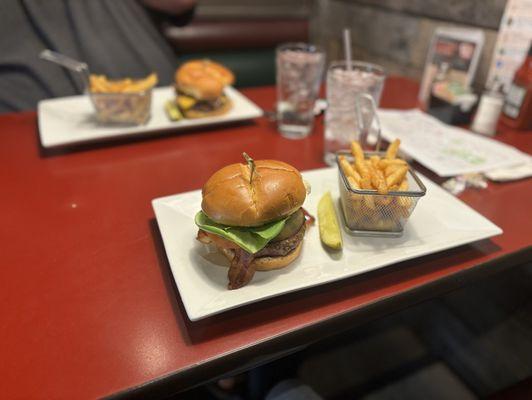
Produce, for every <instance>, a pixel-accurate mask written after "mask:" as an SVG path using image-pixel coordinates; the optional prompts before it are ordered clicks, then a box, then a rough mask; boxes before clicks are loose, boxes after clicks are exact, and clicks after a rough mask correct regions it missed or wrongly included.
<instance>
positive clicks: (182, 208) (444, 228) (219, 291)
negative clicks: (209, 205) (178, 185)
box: [152, 168, 502, 321]
mask: <svg viewBox="0 0 532 400" xmlns="http://www.w3.org/2000/svg"><path fill="white" fill-rule="evenodd" d="M303 176H304V178H305V179H306V180H307V181H308V182H309V183H310V184H311V186H312V193H311V194H310V195H309V196H308V197H307V200H306V201H305V204H304V207H305V208H306V209H307V210H308V211H309V212H310V213H311V214H313V215H316V209H317V205H318V201H319V198H320V196H321V195H322V194H323V193H325V192H326V191H327V190H330V191H331V192H332V194H333V198H334V199H335V200H336V199H338V183H337V181H338V178H337V169H336V168H326V169H319V170H314V171H308V172H305V173H303ZM420 178H421V179H422V181H423V183H424V184H425V186H426V187H427V194H426V195H425V197H422V198H421V199H420V200H419V203H418V204H417V207H416V209H415V210H414V213H413V214H412V216H411V217H410V220H409V221H408V223H407V224H406V226H405V232H404V234H403V236H402V237H401V238H395V239H394V238H371V237H351V236H348V235H347V234H345V233H344V249H343V252H342V253H341V256H340V257H332V256H331V255H330V254H329V253H327V252H326V251H325V250H324V249H323V247H322V245H321V243H320V238H319V233H318V227H317V226H314V227H311V228H310V229H309V231H308V233H307V234H306V236H305V239H304V245H303V251H302V253H301V256H300V257H299V259H298V260H296V261H295V262H294V263H292V264H291V265H289V266H288V267H286V268H284V269H281V270H277V271H268V272H257V273H255V276H254V277H253V280H252V281H251V283H250V284H248V285H247V286H245V287H243V288H241V289H238V290H227V268H226V267H223V266H220V265H219V264H225V265H228V264H227V261H226V260H225V258H224V257H223V256H221V255H220V254H219V253H218V252H213V251H211V250H209V248H208V247H207V246H204V245H202V244H201V243H199V242H198V241H197V240H195V237H196V233H197V230H198V229H197V227H196V225H195V224H194V219H193V218H194V215H195V214H196V212H198V211H199V210H200V204H201V192H200V191H194V192H188V193H183V194H177V195H173V196H168V197H162V198H158V199H155V200H153V201H152V205H153V208H154V210H155V215H156V218H157V223H158V225H159V229H160V231H161V235H162V238H163V242H164V247H165V249H166V255H167V256H168V260H169V261H170V267H171V269H172V274H173V276H174V279H175V281H176V285H177V288H178V289H179V293H180V294H181V298H182V300H183V304H184V306H185V309H186V311H187V314H188V316H189V318H190V319H191V320H192V321H194V320H198V319H201V318H205V317H207V316H209V315H213V314H217V313H220V312H222V311H226V310H229V309H232V308H235V307H239V306H242V305H245V304H250V303H253V302H255V301H258V300H263V299H266V298H270V297H274V296H278V295H280V294H283V293H288V292H292V291H295V290H299V289H303V288H308V287H312V286H316V285H320V284H324V283H327V282H332V281H336V280H339V279H343V278H347V277H350V276H353V275H358V274H362V273H364V272H368V271H371V270H374V269H378V268H382V267H384V266H387V265H390V264H395V263H398V262H400V261H404V260H408V259H412V258H415V257H420V256H423V255H426V254H430V253H435V252H437V251H441V250H445V249H449V248H452V247H456V246H460V245H463V244H466V243H470V242H474V241H476V240H480V239H485V238H488V237H491V236H495V235H498V234H501V233H502V230H501V229H500V228H499V227H497V226H496V225H494V224H493V223H492V222H490V221H489V220H487V219H486V218H484V217H483V216H482V215H480V214H479V213H477V212H476V211H475V210H473V209H472V208H470V207H469V206H467V205H466V204H464V203H463V202H461V201H460V200H458V199H456V198H455V197H454V196H452V195H450V194H449V193H447V192H446V191H445V190H443V189H442V188H440V187H439V186H438V185H436V184H435V183H433V182H431V181H430V180H429V179H427V178H425V177H423V176H421V175H420Z"/></svg>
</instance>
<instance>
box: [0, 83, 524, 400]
mask: <svg viewBox="0 0 532 400" xmlns="http://www.w3.org/2000/svg"><path fill="white" fill-rule="evenodd" d="M417 88H418V86H417V84H416V83H414V82H411V81H409V80H405V79H401V78H392V79H389V80H388V81H387V83H386V88H385V91H384V97H383V106H385V107H397V108H406V107H412V106H413V105H414V104H415V101H416V95H417ZM243 92H244V93H245V94H246V95H247V96H248V97H249V98H251V99H252V100H254V101H255V102H256V103H257V104H258V105H259V106H261V107H263V108H265V109H271V108H272V107H273V104H274V97H275V91H274V88H273V87H264V88H253V89H246V90H243ZM36 122H37V118H36V115H35V113H32V112H29V113H20V114H9V115H2V116H0V159H1V160H2V168H1V169H0V185H1V187H2V196H1V200H0V202H1V205H2V209H3V210H4V212H3V221H2V224H1V228H0V242H1V243H2V244H3V245H2V251H1V258H0V259H1V261H2V268H1V269H0V315H1V317H0V328H1V329H0V354H1V357H0V376H1V377H2V378H1V379H0V382H1V383H0V392H1V393H2V396H3V397H5V398H15V397H17V398H69V399H72V398H77V399H79V398H94V397H101V396H107V395H111V394H113V393H117V392H123V391H127V390H129V392H126V394H135V393H137V394H138V393H147V392H142V391H143V390H154V392H152V394H154V395H155V394H156V393H157V394H163V393H167V391H170V390H177V389H180V388H184V387H186V386H187V385H193V384H195V383H198V379H200V378H199V377H200V376H203V378H205V379H206V378H208V377H209V374H211V376H210V377H213V376H215V375H216V374H220V373H222V372H223V371H228V370H229V369H232V368H236V367H241V366H242V365H244V364H245V363H246V362H252V360H251V359H250V357H258V356H265V355H267V354H265V353H266V352H271V353H273V352H278V351H283V350H287V349H289V348H290V347H294V346H296V345H298V344H302V343H304V342H305V341H311V340H316V339H318V338H319V337H320V336H325V335H328V334H332V333H334V332H335V331H338V330H341V329H345V328H347V327H348V326H346V324H353V323H355V322H356V319H348V318H347V317H349V316H356V315H362V313H363V312H364V311H367V310H372V309H373V308H372V307H373V306H375V305H376V304H381V303H382V304H388V306H387V307H388V308H387V309H386V310H385V311H386V312H392V311H393V309H394V307H392V305H393V302H391V300H393V299H406V297H401V295H403V294H407V293H410V292H413V291H414V290H415V289H419V288H423V287H427V288H429V287H430V288H431V291H433V290H432V289H434V288H437V285H436V286H434V284H436V283H438V282H440V281H441V282H443V281H444V280H445V279H446V278H449V277H451V278H452V279H454V281H455V282H456V281H459V280H460V277H461V276H466V275H465V274H464V273H465V272H466V271H468V270H473V269H490V268H495V266H496V265H507V264H509V263H510V261H511V262H517V258H515V257H513V258H512V256H516V255H519V256H520V257H521V258H520V259H521V260H522V259H523V257H524V258H525V259H529V258H530V239H531V237H532V235H531V227H530V223H529V220H530V215H531V213H530V209H529V206H530V198H531V195H532V185H531V181H530V180H522V181H518V182H512V183H505V184H495V183H490V184H489V187H488V189H487V190H483V191H475V190H468V191H466V192H465V193H464V194H463V195H462V196H461V199H463V200H464V201H465V202H466V203H468V204H469V205H470V206H472V207H473V208H475V209H476V210H477V211H478V212H480V213H481V214H483V215H484V216H486V217H488V218H489V219H491V220H492V221H493V222H494V223H495V224H497V225H499V226H500V227H501V228H502V229H503V230H504V234H503V235H501V236H498V237H495V238H493V239H492V240H485V241H481V242H478V243H475V244H473V245H470V246H462V247H459V248H457V249H454V250H451V251H446V252H443V253H439V254H436V255H431V256H428V257H424V258H421V259H417V260H415V262H406V263H401V264H399V265H395V266H391V267H387V268H384V269H382V270H380V271H378V272H375V273H370V274H367V275H363V276H360V277H355V278H350V279H347V280H344V281H341V282H336V283H333V284H329V285H324V286H320V287H317V288H314V289H309V290H305V291H303V292H299V293H294V294H290V295H286V296H281V297H278V298H274V299H271V300H268V301H265V302H261V303H257V304H255V305H252V306H246V307H244V308H242V309H237V310H233V311H230V312H228V313H225V314H221V315H218V316H215V317H212V318H208V319H206V320H202V321H198V322H195V323H192V322H190V321H189V320H188V319H187V317H186V314H185V312H184V309H183V306H182V303H181V300H180V298H179V294H178V293H177V291H176V289H175V286H174V283H173V279H172V277H171V273H170V270H169V266H168V262H167V260H166V256H165V253H164V248H163V245H162V240H161V237H160V234H159V231H158V229H157V224H156V222H155V220H154V213H153V211H152V208H151V203H150V202H151V200H152V199H153V198H156V197H160V196H164V195H169V194H174V193H179V192H184V191H188V190H192V189H198V188H200V187H201V185H202V183H203V182H204V181H205V180H206V179H207V178H208V177H209V175H210V174H211V173H212V172H213V171H215V170H216V169H218V168H220V167H221V166H223V165H226V164H229V163H233V162H235V161H236V160H239V159H240V154H241V153H242V151H246V152H248V153H249V154H252V155H253V156H254V157H255V158H257V159H260V158H276V159H280V160H285V161H288V162H290V163H292V164H293V165H294V166H296V167H297V168H299V169H301V170H306V169H312V168H317V167H322V166H324V164H323V163H322V151H323V136H322V132H323V125H322V122H321V121H318V122H317V124H316V128H315V131H314V133H313V134H312V135H311V136H310V137H308V138H307V139H305V140H300V141H291V140H288V139H284V138H282V137H280V136H279V135H278V134H277V133H276V130H275V127H274V126H273V125H272V124H271V123H270V122H268V121H267V120H266V119H264V118H262V119H258V120H256V121H255V122H254V123H252V124H242V125H233V126H228V127H223V128H218V129H212V130H205V131H189V132H185V133H177V134H174V135H166V136H160V137H157V138H154V139H150V140H146V139H143V140H133V141H128V142H119V143H118V142H117V143H114V144H102V145H93V146H86V147H84V148H82V149H77V150H63V151H55V152H47V151H44V150H43V149H41V148H40V146H39V140H38V133H37V124H36ZM530 138H531V137H530V135H529V134H526V133H517V132H512V131H509V130H506V131H504V132H503V133H502V134H501V135H499V136H498V139H500V140H502V141H504V142H507V143H510V144H513V145H515V146H517V147H518V148H520V149H522V150H524V151H527V152H529V153H530V152H532V141H531V139H530ZM191 240H193V238H191ZM447 281H449V280H447ZM433 292H434V293H436V292H437V290H434V291H433ZM430 295H433V294H429V295H428V296H430ZM412 301H413V300H412ZM408 305H409V301H407V300H403V301H402V303H401V304H399V303H397V304H395V307H396V308H397V307H403V306H408ZM318 327H319V329H318ZM301 332H305V333H306V336H305V337H303V336H300V335H299V333H301ZM284 339H286V340H284ZM273 343H275V345H271V346H269V344H273ZM268 346H269V347H268ZM206 371H210V372H206ZM202 373H203V375H202ZM152 381H156V382H152ZM149 382H151V383H150V384H148V383H149ZM165 382H166V383H168V382H170V383H172V384H174V386H172V387H171V388H169V387H166V388H165V389H161V388H162V387H163V386H164V385H163V384H164V383H165ZM143 385H144V386H143ZM139 386H141V387H140V388H139V389H138V390H139V391H137V392H134V391H133V392H131V389H132V388H134V387H139ZM165 391H166V392H165Z"/></svg>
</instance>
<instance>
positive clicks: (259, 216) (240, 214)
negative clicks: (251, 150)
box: [201, 160, 306, 227]
mask: <svg viewBox="0 0 532 400" xmlns="http://www.w3.org/2000/svg"><path fill="white" fill-rule="evenodd" d="M250 174H251V169H250V167H249V166H248V165H247V164H231V165H228V166H226V167H224V168H222V169H220V170H218V171H217V172H215V173H214V174H213V175H212V176H211V177H210V178H209V180H208V181H207V182H206V183H205V185H204V186H203V189H202V196H203V200H202V203H201V208H202V210H203V212H204V213H205V214H206V215H207V216H208V217H209V218H210V219H212V220H213V221H214V222H216V223H219V224H223V225H230V226H245V227H252V226H260V225H264V224H266V223H268V222H272V221H275V220H279V219H281V218H284V217H287V216H289V215H290V214H292V213H293V212H295V211H297V210H298V209H299V208H300V207H301V206H302V205H303V202H304V201H305V197H306V189H305V185H304V183H303V179H302V178H301V174H300V173H299V171H298V170H297V169H295V168H294V167H292V166H291V165H289V164H287V163H284V162H282V161H276V160H257V161H255V171H254V173H253V177H252V179H251V181H250Z"/></svg>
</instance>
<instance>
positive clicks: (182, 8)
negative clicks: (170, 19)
mask: <svg viewBox="0 0 532 400" xmlns="http://www.w3.org/2000/svg"><path fill="white" fill-rule="evenodd" d="M141 2H142V3H143V4H144V5H145V6H147V7H150V8H152V9H154V10H156V11H159V12H162V13H165V14H170V15H176V16H177V15H180V14H184V13H186V12H188V11H190V10H191V9H193V8H194V6H195V5H196V3H197V0H141Z"/></svg>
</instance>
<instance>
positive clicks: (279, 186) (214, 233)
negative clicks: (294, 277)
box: [195, 153, 306, 289]
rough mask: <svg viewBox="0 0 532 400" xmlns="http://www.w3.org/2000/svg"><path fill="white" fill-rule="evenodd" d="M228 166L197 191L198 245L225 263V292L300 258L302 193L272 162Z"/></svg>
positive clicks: (293, 176)
mask: <svg viewBox="0 0 532 400" xmlns="http://www.w3.org/2000/svg"><path fill="white" fill-rule="evenodd" d="M244 157H246V158H247V164H231V165H228V166H226V167H224V168H222V169H220V170H219V171H217V172H215V173H214V174H213V175H212V176H211V177H210V178H209V180H208V181H207V183H205V186H203V190H202V196H203V200H202V203H201V208H202V211H200V212H198V214H196V218H195V221H196V225H198V227H199V232H198V237H197V239H198V240H199V241H201V242H202V243H212V244H214V245H216V246H217V247H218V249H219V250H220V251H221V252H222V253H223V254H224V255H225V256H226V257H227V258H228V259H229V261H230V262H231V266H230V268H229V272H228V278H229V284H228V288H229V289H238V288H240V287H242V286H244V285H246V284H247V283H248V282H249V281H250V280H251V279H252V278H253V275H254V273H255V271H256V270H258V271H267V270H272V269H278V268H283V267H285V266H287V265H288V264H290V263H291V262H292V261H294V260H295V259H296V258H297V257H298V256H299V253H300V252H301V245H302V240H303V236H304V235H305V229H306V224H305V219H306V218H305V216H306V213H305V212H304V210H303V209H302V208H301V205H302V204H303V202H304V201H305V197H306V188H305V185H304V183H303V179H302V178H301V174H300V173H299V171H298V170H297V169H295V168H294V167H292V166H291V165H289V164H286V163H284V162H281V161H274V160H259V161H255V162H254V161H253V160H251V159H250V158H249V157H247V155H246V154H245V153H244Z"/></svg>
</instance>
